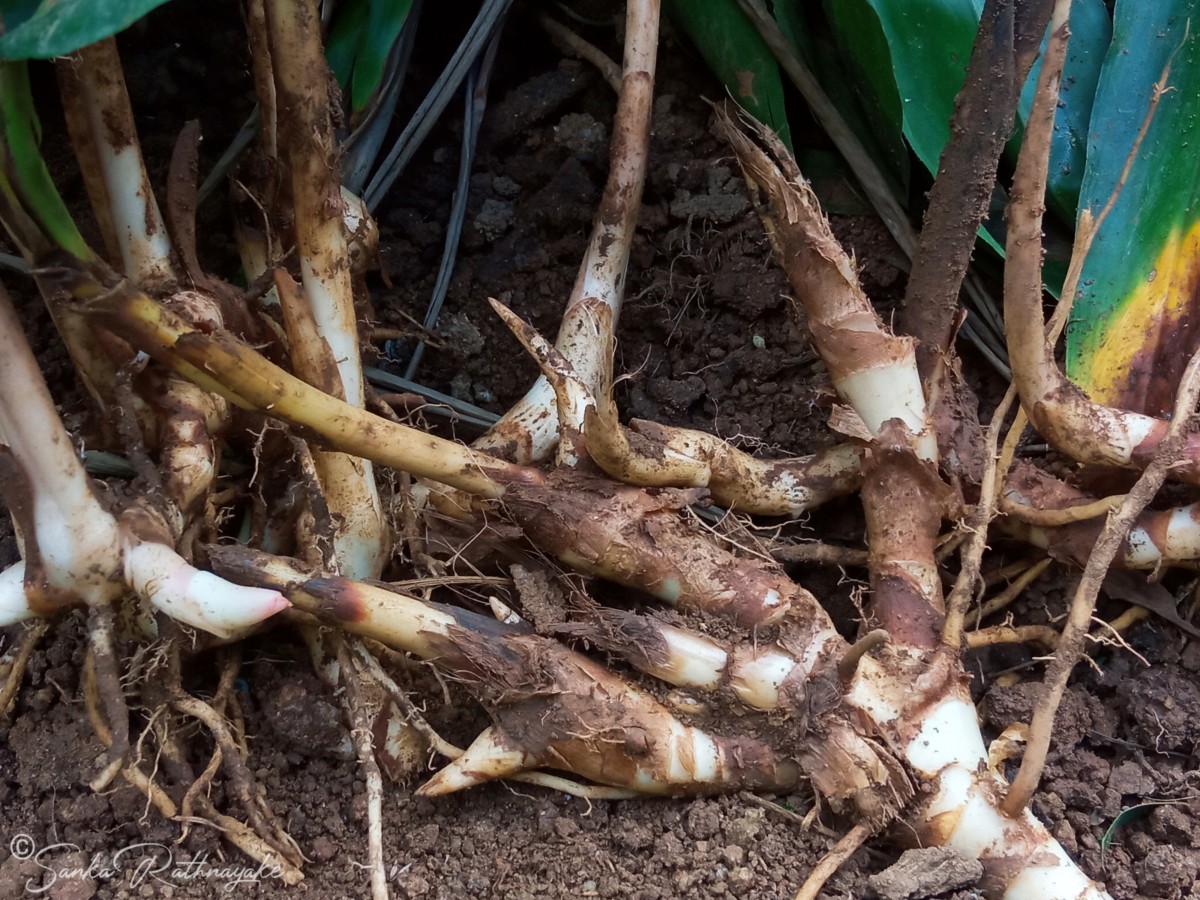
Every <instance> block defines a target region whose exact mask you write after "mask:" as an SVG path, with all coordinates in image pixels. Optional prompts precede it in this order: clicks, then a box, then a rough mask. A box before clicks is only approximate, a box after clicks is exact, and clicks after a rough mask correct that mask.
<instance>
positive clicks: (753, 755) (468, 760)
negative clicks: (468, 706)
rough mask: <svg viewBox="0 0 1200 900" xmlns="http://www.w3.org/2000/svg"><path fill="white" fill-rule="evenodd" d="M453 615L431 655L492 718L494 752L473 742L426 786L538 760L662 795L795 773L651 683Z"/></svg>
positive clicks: (756, 784) (787, 779)
mask: <svg viewBox="0 0 1200 900" xmlns="http://www.w3.org/2000/svg"><path fill="white" fill-rule="evenodd" d="M456 617H457V618H458V619H459V622H460V624H459V625H456V626H454V627H452V628H451V629H449V632H448V634H447V635H446V636H444V637H443V636H437V637H434V638H432V639H431V643H432V644H433V646H434V648H435V650H436V652H437V653H438V654H439V655H438V657H437V659H436V662H437V665H438V666H439V668H444V669H446V670H448V671H450V672H451V673H453V674H454V675H455V677H457V678H459V679H460V680H462V681H464V682H465V683H466V684H467V685H468V687H469V688H470V689H471V691H472V692H473V693H474V694H475V695H476V696H477V697H479V699H480V700H481V701H482V702H483V703H484V705H485V706H486V707H487V709H488V711H489V713H490V714H491V716H492V719H493V720H494V721H495V723H496V727H495V728H494V730H493V731H492V733H491V734H490V735H488V736H487V737H486V738H485V746H488V747H494V748H497V749H498V750H500V753H499V755H498V756H497V758H496V762H495V763H494V764H493V765H492V766H491V767H488V766H485V765H481V764H480V756H484V755H485V754H483V753H482V747H481V748H475V747H474V745H473V746H472V748H469V749H468V750H467V752H466V753H464V754H463V756H461V757H459V758H458V759H457V760H455V761H454V763H452V764H451V767H450V768H451V772H450V773H448V774H447V776H446V777H445V778H442V777H441V776H440V775H439V776H435V779H434V780H433V782H431V784H427V785H426V786H425V787H424V788H423V789H422V790H423V791H424V792H425V793H431V794H432V793H444V792H446V791H447V790H449V789H451V786H456V787H465V786H469V784H470V783H477V782H478V781H481V780H487V779H488V778H497V777H504V775H507V774H513V773H515V772H519V771H521V770H522V769H533V768H540V767H548V768H555V769H563V770H566V771H569V772H572V773H574V774H576V775H580V776H582V777H584V778H587V779H589V780H590V781H594V782H596V783H599V784H605V785H611V786H613V787H623V788H632V789H635V790H638V791H640V792H643V793H647V794H665V795H684V794H687V795H695V794H705V793H719V792H726V791H730V790H737V789H742V788H749V789H757V790H776V791H778V790H787V789H788V788H790V787H791V786H794V785H795V784H796V782H797V780H798V779H799V777H800V772H799V768H798V767H797V766H796V765H795V763H794V762H791V761H790V760H789V759H787V758H786V757H783V756H780V755H779V754H778V753H777V752H776V751H775V750H773V749H772V748H771V747H769V746H768V745H766V744H764V743H762V742H760V741H758V740H755V739H753V738H748V737H723V736H720V735H715V734H711V733H709V732H706V731H703V730H701V729H699V728H695V727H692V726H689V725H685V724H684V723H683V722H681V721H680V720H679V719H678V718H677V717H676V716H675V715H674V714H673V713H671V712H670V711H669V710H668V709H667V708H666V707H664V706H663V705H661V704H660V703H659V702H658V701H657V700H655V699H654V698H653V697H651V696H650V694H648V693H647V692H645V691H643V690H642V689H640V688H638V687H635V686H634V685H633V684H632V683H630V682H628V681H626V680H624V679H622V678H620V677H619V676H617V675H616V674H615V673H613V672H612V671H611V670H609V669H607V668H605V667H604V666H601V665H599V664H597V663H595V662H593V661H591V660H590V659H588V658H587V657H584V656H582V655H580V654H578V653H576V652H574V651H572V650H569V649H567V648H566V647H563V646H562V645H560V644H558V643H556V642H554V641H552V640H547V639H546V638H543V637H541V636H539V635H533V634H523V633H521V632H519V631H516V630H515V629H513V628H511V627H510V626H504V625H501V624H500V623H497V622H495V621H493V620H491V619H486V618H484V617H481V616H476V615H474V614H472V613H467V612H465V611H456Z"/></svg>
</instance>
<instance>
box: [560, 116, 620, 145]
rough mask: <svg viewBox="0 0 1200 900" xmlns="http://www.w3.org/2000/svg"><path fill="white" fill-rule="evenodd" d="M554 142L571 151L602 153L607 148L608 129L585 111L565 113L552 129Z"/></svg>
mask: <svg viewBox="0 0 1200 900" xmlns="http://www.w3.org/2000/svg"><path fill="white" fill-rule="evenodd" d="M554 143H556V144H558V145H559V146H560V147H565V148H566V149H568V150H570V151H571V152H572V153H582V154H591V155H595V154H599V153H603V152H605V151H606V150H607V149H608V129H607V128H605V127H604V125H602V124H601V123H600V122H597V121H596V120H595V119H593V118H592V117H591V116H589V115H588V114H587V113H567V114H566V115H565V116H563V117H562V119H561V120H560V121H559V123H558V125H557V127H555V129H554Z"/></svg>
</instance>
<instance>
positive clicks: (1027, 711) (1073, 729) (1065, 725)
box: [987, 681, 1093, 747]
mask: <svg viewBox="0 0 1200 900" xmlns="http://www.w3.org/2000/svg"><path fill="white" fill-rule="evenodd" d="M1041 695H1042V686H1041V685H1040V684H1038V683H1037V682H1032V681H1023V682H1021V683H1020V684H1014V685H1012V686H1003V685H997V686H995V687H993V688H992V689H991V690H990V691H988V693H987V722H988V725H990V726H991V727H992V728H995V729H996V730H997V731H1003V730H1004V729H1005V728H1007V727H1008V726H1010V725H1013V724H1016V723H1017V722H1026V723H1027V722H1029V720H1030V719H1031V718H1032V717H1033V708H1034V706H1035V705H1036V704H1037V702H1038V699H1039V698H1040V697H1041ZM1087 700H1088V698H1087V691H1085V690H1083V689H1082V688H1080V687H1078V686H1075V687H1071V688H1070V689H1068V690H1067V692H1066V693H1065V694H1063V699H1062V703H1061V705H1060V706H1059V708H1058V715H1057V716H1056V717H1055V719H1054V737H1053V745H1054V746H1055V747H1073V746H1075V744H1077V743H1079V742H1080V741H1081V740H1082V739H1083V737H1084V735H1086V734H1087V733H1088V732H1089V731H1090V730H1091V729H1092V726H1093V723H1092V717H1091V712H1090V710H1089V709H1088V702H1087Z"/></svg>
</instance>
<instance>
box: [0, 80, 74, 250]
mask: <svg viewBox="0 0 1200 900" xmlns="http://www.w3.org/2000/svg"><path fill="white" fill-rule="evenodd" d="M40 140H41V128H40V125H39V123H38V118H37V113H36V112H35V111H34V108H33V96H32V94H31V92H30V88H29V67H28V64H27V63H26V62H25V61H23V60H22V61H19V62H0V181H2V182H3V185H2V190H3V193H4V203H3V204H0V207H2V210H3V212H0V218H3V219H4V225H5V227H6V228H7V229H8V230H9V233H10V234H11V235H12V237H13V239H14V240H15V241H16V242H17V243H18V244H20V245H21V248H22V251H23V252H26V253H32V252H35V251H40V250H42V249H45V248H44V246H43V245H44V243H45V242H46V241H49V242H50V244H52V245H54V246H57V247H61V248H62V249H64V250H66V251H68V252H70V253H72V254H73V255H74V256H76V257H78V258H79V259H91V258H92V256H93V254H92V251H91V249H90V248H89V247H88V246H87V243H86V242H85V241H84V239H83V236H82V235H80V233H79V230H78V229H77V228H76V227H75V221H74V220H73V219H72V218H71V213H70V211H69V210H68V209H67V206H66V204H65V203H63V200H62V197H61V195H60V194H59V193H58V189H57V188H56V187H55V186H54V181H53V180H52V179H51V178H50V172H49V171H48V170H47V169H46V163H45V161H44V160H43V159H42V155H41V152H40V150H39V149H38V143H39V142H40Z"/></svg>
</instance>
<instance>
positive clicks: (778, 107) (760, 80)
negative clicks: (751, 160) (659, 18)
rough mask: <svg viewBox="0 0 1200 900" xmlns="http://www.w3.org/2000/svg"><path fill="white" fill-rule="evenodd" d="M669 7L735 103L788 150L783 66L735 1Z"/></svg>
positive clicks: (692, 0) (680, 1)
mask: <svg viewBox="0 0 1200 900" xmlns="http://www.w3.org/2000/svg"><path fill="white" fill-rule="evenodd" d="M670 8H671V14H672V17H673V19H674V20H675V21H676V22H678V23H679V25H680V27H681V28H682V29H683V30H684V31H685V32H686V33H687V35H688V37H689V38H691V40H692V43H694V44H695V45H696V49H698V50H699V51H700V55H701V56H703V57H704V60H705V62H707V63H708V65H709V68H711V69H712V70H713V72H715V73H716V75H717V77H718V78H719V79H721V82H722V83H723V84H724V85H725V88H726V89H727V90H728V91H729V93H730V95H731V96H732V97H733V99H734V100H736V101H737V102H738V103H739V104H741V105H742V106H744V107H745V108H746V109H747V110H748V111H749V112H750V114H751V115H753V116H754V117H755V118H756V119H758V120H759V121H760V122H764V123H766V124H767V125H769V126H771V128H773V129H774V130H775V131H776V132H777V133H778V134H779V137H780V138H781V139H782V140H783V142H784V143H785V144H786V145H787V146H788V147H789V148H790V147H791V146H792V135H791V129H790V128H789V127H788V120H787V112H786V110H785V109H784V103H783V82H782V80H781V78H780V74H779V64H778V63H776V62H775V57H774V56H772V55H771V51H770V50H768V49H767V45H766V44H765V43H764V42H763V39H762V38H761V37H760V36H759V34H758V30H757V29H756V28H755V27H754V25H753V24H752V23H751V22H750V20H749V19H747V18H746V14H745V13H743V12H742V10H741V8H740V7H739V6H738V4H737V0H674V2H672V3H671V5H670Z"/></svg>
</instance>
